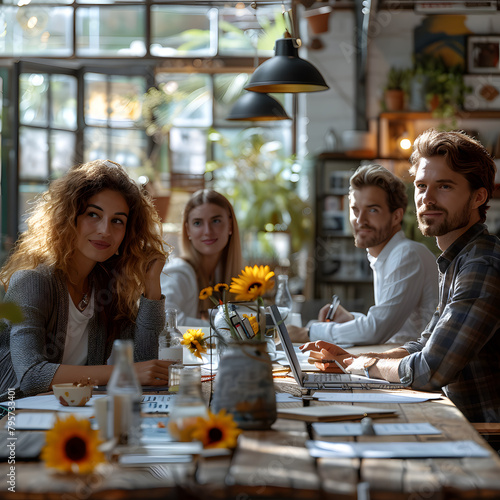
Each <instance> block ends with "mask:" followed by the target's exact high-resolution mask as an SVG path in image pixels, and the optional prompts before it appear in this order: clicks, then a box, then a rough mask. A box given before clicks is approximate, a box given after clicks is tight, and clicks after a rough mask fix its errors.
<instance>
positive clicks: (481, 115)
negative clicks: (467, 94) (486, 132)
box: [379, 110, 500, 120]
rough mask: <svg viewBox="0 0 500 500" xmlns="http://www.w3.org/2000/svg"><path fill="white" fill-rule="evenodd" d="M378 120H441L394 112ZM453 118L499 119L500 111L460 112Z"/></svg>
mask: <svg viewBox="0 0 500 500" xmlns="http://www.w3.org/2000/svg"><path fill="white" fill-rule="evenodd" d="M379 118H380V119H382V120H442V119H443V118H441V117H439V116H434V115H433V114H432V113H430V112H426V111H394V112H390V113H389V112H385V113H380V115H379ZM455 118H456V119H458V120H473V119H481V120H483V119H499V118H500V111H465V110H461V111H459V112H458V113H457V114H456V115H455Z"/></svg>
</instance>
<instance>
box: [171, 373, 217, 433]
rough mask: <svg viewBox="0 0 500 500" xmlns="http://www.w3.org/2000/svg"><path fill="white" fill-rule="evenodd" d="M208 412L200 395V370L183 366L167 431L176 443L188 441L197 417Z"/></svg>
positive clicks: (203, 415)
mask: <svg viewBox="0 0 500 500" xmlns="http://www.w3.org/2000/svg"><path fill="white" fill-rule="evenodd" d="M207 415H208V410H207V405H206V404H205V401H204V400H203V396H202V393H201V369H200V367H199V366H184V368H183V369H182V370H181V379H180V384H179V393H178V394H177V397H176V398H175V402H174V406H173V408H172V409H171V411H170V417H169V422H168V430H169V432H170V435H171V436H172V438H173V439H175V440H176V441H190V440H191V434H190V431H191V429H192V428H193V426H194V425H195V424H196V422H197V419H198V417H203V418H205V417H207Z"/></svg>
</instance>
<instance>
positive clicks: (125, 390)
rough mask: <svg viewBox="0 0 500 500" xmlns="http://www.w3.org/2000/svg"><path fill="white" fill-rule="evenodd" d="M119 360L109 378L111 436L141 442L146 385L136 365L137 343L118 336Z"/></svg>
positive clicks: (126, 442)
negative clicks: (144, 387)
mask: <svg viewBox="0 0 500 500" xmlns="http://www.w3.org/2000/svg"><path fill="white" fill-rule="evenodd" d="M113 348H114V350H115V356H116V362H115V366H114V368H113V372H112V373H111V377H110V379H109V382H108V388H107V393H108V399H109V406H108V421H107V424H108V425H107V431H108V438H109V439H113V438H116V439H117V444H119V445H138V444H139V443H140V440H141V397H142V387H141V384H140V383H139V379H138V378H137V374H136V373H135V369H134V344H133V342H132V341H131V340H115V342H114V344H113Z"/></svg>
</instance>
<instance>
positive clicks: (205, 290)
mask: <svg viewBox="0 0 500 500" xmlns="http://www.w3.org/2000/svg"><path fill="white" fill-rule="evenodd" d="M213 292H214V289H213V288H212V287H211V286H207V287H206V288H203V290H202V291H201V292H200V295H199V299H200V300H205V299H208V298H209V297H211V296H212V293H213Z"/></svg>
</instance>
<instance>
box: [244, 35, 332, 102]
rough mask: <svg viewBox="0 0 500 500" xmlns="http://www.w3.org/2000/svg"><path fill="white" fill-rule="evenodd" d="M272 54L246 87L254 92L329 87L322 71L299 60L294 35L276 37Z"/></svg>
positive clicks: (309, 89)
mask: <svg viewBox="0 0 500 500" xmlns="http://www.w3.org/2000/svg"><path fill="white" fill-rule="evenodd" d="M275 54H276V55H275V56H274V57H272V58H271V59H268V60H267V61H264V62H263V63H262V64H261V65H260V66H259V67H258V68H257V69H256V70H255V71H254V72H253V74H252V76H251V78H250V81H249V82H248V84H247V85H246V87H245V89H246V90H251V91H253V92H266V93H267V92H270V93H273V92H290V93H297V92H317V91H320V90H327V89H328V88H330V87H329V86H328V85H327V84H326V82H325V80H324V78H323V77H322V76H321V73H320V72H319V71H318V70H317V69H316V68H315V67H314V66H313V65H312V64H311V63H309V62H307V61H305V60H304V59H301V58H300V57H299V54H298V47H297V46H296V40H295V39H294V38H280V39H279V40H276V45H275Z"/></svg>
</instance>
